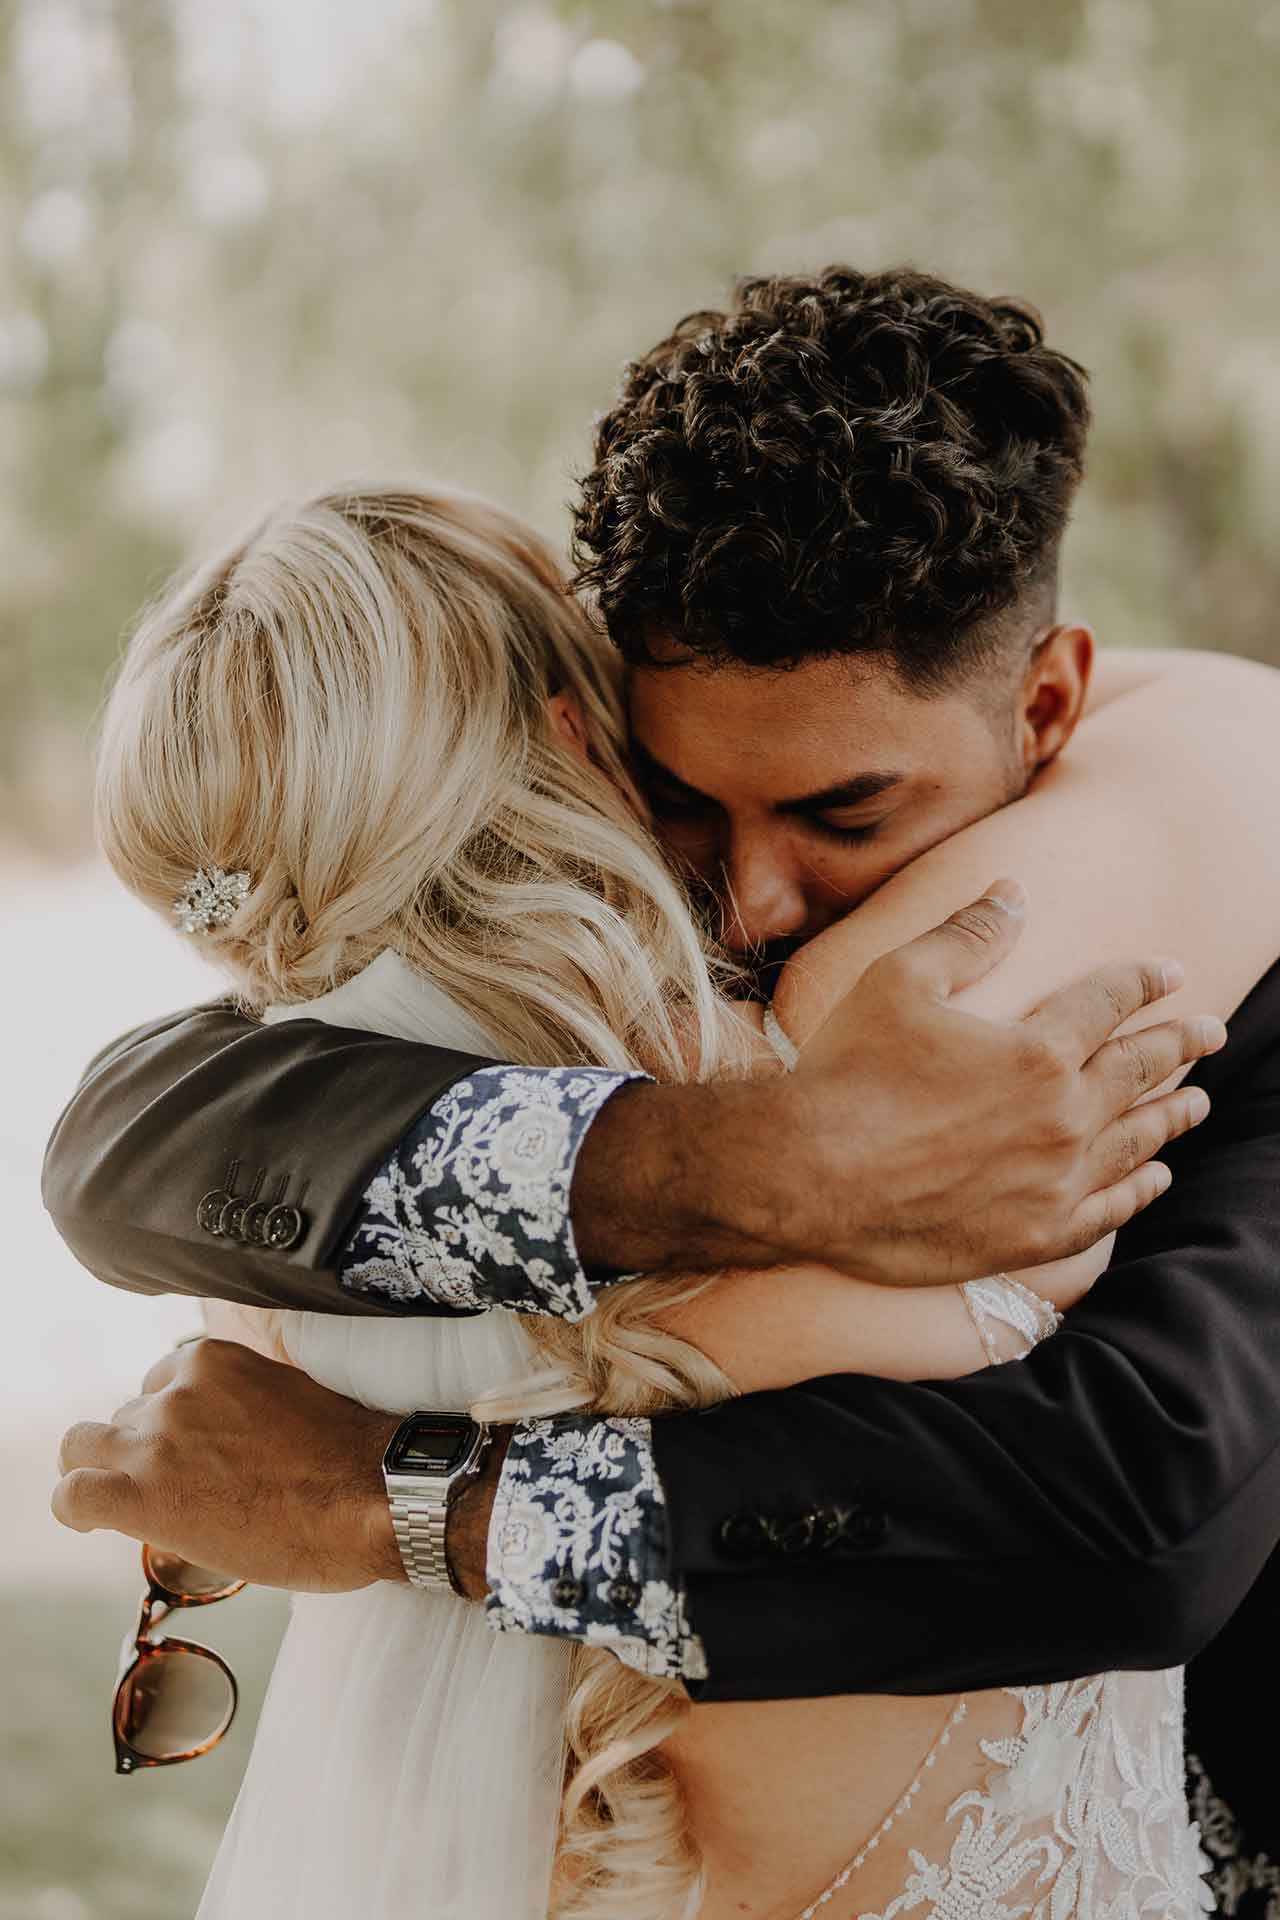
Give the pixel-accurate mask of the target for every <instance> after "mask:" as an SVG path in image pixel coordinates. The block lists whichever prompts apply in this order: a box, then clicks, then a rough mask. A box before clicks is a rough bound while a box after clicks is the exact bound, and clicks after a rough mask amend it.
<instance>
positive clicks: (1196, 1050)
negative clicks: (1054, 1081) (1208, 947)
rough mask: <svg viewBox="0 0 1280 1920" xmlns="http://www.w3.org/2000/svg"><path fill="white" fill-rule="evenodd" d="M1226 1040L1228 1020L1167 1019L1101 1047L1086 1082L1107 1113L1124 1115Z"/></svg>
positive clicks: (1206, 1017)
mask: <svg viewBox="0 0 1280 1920" xmlns="http://www.w3.org/2000/svg"><path fill="white" fill-rule="evenodd" d="M1226 1041H1227V1029H1226V1026H1225V1024H1224V1022H1223V1021H1221V1020H1216V1019H1214V1017H1213V1016H1212V1015H1211V1014H1196V1015H1195V1016H1194V1017H1193V1018H1191V1019H1188V1020H1165V1021H1162V1022H1161V1023H1160V1025H1159V1026H1155V1027H1144V1028H1143V1030H1142V1032H1141V1033H1127V1034H1123V1035H1122V1036H1121V1037H1120V1038H1119V1039H1117V1040H1108V1041H1107V1042H1106V1043H1105V1045H1103V1046H1101V1047H1099V1048H1098V1051H1097V1052H1096V1053H1095V1054H1094V1056H1093V1058H1092V1059H1091V1060H1090V1062H1089V1064H1088V1066H1087V1067H1086V1068H1085V1071H1084V1079H1085V1084H1086V1086H1088V1087H1089V1088H1090V1090H1091V1091H1092V1092H1094V1093H1095V1094H1096V1095H1097V1097H1098V1099H1099V1100H1100V1102H1101V1103H1102V1110H1103V1111H1104V1112H1106V1113H1107V1114H1116V1113H1120V1112H1122V1111H1123V1110H1124V1108H1126V1107H1129V1106H1132V1105H1133V1103H1134V1101H1135V1100H1140V1099H1141V1098H1142V1096H1143V1094H1146V1093H1150V1092H1151V1090H1152V1089H1153V1088H1154V1087H1158V1086H1160V1085H1161V1084H1162V1083H1163V1082H1164V1081H1165V1080H1167V1079H1168V1078H1169V1076H1170V1074H1172V1073H1176V1072H1177V1071H1178V1069H1179V1067H1185V1066H1186V1065H1188V1063H1189V1062H1191V1061H1194V1060H1202V1059H1203V1058H1204V1057H1205V1055H1206V1054H1209V1053H1217V1051H1218V1050H1219V1048H1220V1047H1224V1046H1225V1045H1226Z"/></svg>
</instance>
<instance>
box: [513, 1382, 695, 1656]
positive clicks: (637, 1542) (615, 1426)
mask: <svg viewBox="0 0 1280 1920" xmlns="http://www.w3.org/2000/svg"><path fill="white" fill-rule="evenodd" d="M486 1572H487V1577H488V1582H489V1599H488V1601H487V1602H486V1612H487V1616H488V1619H489V1623H490V1625H491V1626H493V1627H495V1628H496V1629H497V1630H498V1631H499V1632H506V1631H511V1630H515V1631H519V1632H525V1633H547V1634H556V1635H561V1636H563V1637H565V1638H567V1639H573V1640H585V1641H586V1642H587V1643H588V1645H592V1646H602V1647H607V1648H608V1649H609V1651H610V1652H611V1653H613V1654H616V1656H617V1658H618V1659H619V1660H621V1661H622V1662H623V1663H624V1665H626V1666H629V1667H635V1668H637V1669H638V1670H639V1671H640V1672H641V1673H647V1674H649V1675H651V1676H652V1677H654V1678H668V1679H676V1680H705V1679H706V1675H707V1663H706V1656H705V1654H704V1652H703V1647H702V1643H701V1641H700V1640H699V1639H698V1636H697V1635H696V1634H695V1633H694V1632H693V1630H692V1628H691V1627H690V1625H689V1620H688V1616H687V1613H686V1609H685V1597H684V1592H683V1589H682V1588H681V1587H680V1586H679V1585H678V1584H677V1583H675V1582H673V1580H672V1577H671V1560H670V1544H669V1537H668V1532H667V1517H666V1499H665V1496H664V1495H663V1491H662V1482H661V1481H660V1480H659V1478H658V1472H657V1467H656V1465H655V1463H654V1457H653V1444H652V1435H651V1432H650V1426H649V1422H648V1421H647V1420H643V1419H639V1418H636V1417H625V1418H624V1417H623V1416H621V1415H602V1414H569V1415H560V1416H558V1417H556V1418H554V1419H549V1420H525V1421H523V1422H522V1423H521V1424H520V1425H519V1426H518V1427H517V1428H516V1429H515V1433H514V1435H513V1437H512V1441H511V1447H510V1450H509V1451H508V1453H507V1458H506V1461H505V1463H504V1465H503V1469H502V1475H501V1478H500V1480H499V1482H498V1491H497V1495H496V1498H495V1500H494V1507H493V1515H492V1518H491V1520H490V1523H489V1551H488V1565H487V1569H486Z"/></svg>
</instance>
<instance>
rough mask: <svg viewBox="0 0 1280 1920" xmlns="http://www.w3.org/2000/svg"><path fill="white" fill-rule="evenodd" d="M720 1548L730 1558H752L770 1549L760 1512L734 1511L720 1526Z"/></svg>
mask: <svg viewBox="0 0 1280 1920" xmlns="http://www.w3.org/2000/svg"><path fill="white" fill-rule="evenodd" d="M718 1533H719V1541H720V1550H721V1552H722V1553H724V1554H725V1555H726V1556H727V1557H728V1558H729V1559H730V1560H751V1559H754V1558H755V1556H756V1554H758V1553H764V1552H766V1551H767V1550H768V1545H769V1540H768V1534H767V1531H766V1528H765V1523H764V1520H763V1518H762V1517H761V1515H760V1514H758V1513H733V1514H730V1516H729V1518H728V1519H727V1520H722V1521H721V1522H720V1526H719V1530H718Z"/></svg>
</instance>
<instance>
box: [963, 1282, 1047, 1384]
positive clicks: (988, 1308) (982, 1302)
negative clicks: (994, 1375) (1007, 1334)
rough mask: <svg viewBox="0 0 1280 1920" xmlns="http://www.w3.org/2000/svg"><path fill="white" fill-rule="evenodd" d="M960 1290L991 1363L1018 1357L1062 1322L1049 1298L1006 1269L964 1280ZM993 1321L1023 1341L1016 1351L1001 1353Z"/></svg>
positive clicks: (997, 1364)
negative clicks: (1012, 1275) (1005, 1271)
mask: <svg viewBox="0 0 1280 1920" xmlns="http://www.w3.org/2000/svg"><path fill="white" fill-rule="evenodd" d="M960 1292H961V1294H962V1296H963V1298H964V1304H965V1306H966V1308H967V1309H968V1313H969V1318H970V1319H971V1320H972V1322H973V1324H974V1328H975V1331H976V1332H977V1335H978V1338H979V1340H980V1341H981V1342H982V1351H983V1352H984V1353H985V1354H986V1356H987V1360H988V1362H989V1364H990V1365H991V1366H993V1367H998V1366H999V1365H1000V1364H1001V1363H1002V1362H1003V1361H1005V1360H1011V1359H1018V1360H1020V1359H1021V1358H1022V1356H1023V1354H1026V1353H1030V1351H1031V1349H1032V1347H1035V1346H1038V1345H1039V1344H1040V1342H1041V1341H1042V1340H1047V1339H1048V1338H1049V1337H1050V1335H1051V1334H1055V1333H1056V1332H1057V1331H1058V1328H1059V1327H1060V1326H1061V1325H1062V1315H1061V1314H1060V1313H1059V1312H1058V1309H1057V1308H1056V1307H1055V1306H1054V1304H1053V1302H1052V1301H1051V1300H1045V1299H1042V1298H1041V1296H1040V1295H1039V1294H1038V1293H1035V1292H1034V1291H1033V1290H1032V1289H1031V1288H1030V1287H1028V1286H1027V1285H1026V1284H1025V1283H1024V1282H1023V1281H1021V1280H1015V1279H1013V1278H1011V1276H1010V1275H1009V1274H1007V1273H994V1274H992V1275H990V1277H989V1278H987V1279H985V1280H966V1281H965V1282H964V1284H963V1285H962V1287H961V1288H960ZM993 1321H995V1322H997V1323H998V1324H999V1325H1000V1326H1003V1327H1008V1328H1010V1330H1011V1331H1012V1332H1013V1333H1014V1334H1016V1335H1017V1336H1019V1338H1020V1339H1022V1340H1023V1341H1024V1342H1025V1345H1024V1346H1023V1347H1022V1348H1021V1350H1020V1351H1019V1352H1017V1353H1015V1354H1005V1353H1001V1351H1000V1349H999V1347H998V1345H997V1344H996V1338H995V1334H994V1333H993V1331H992V1324H991V1323H992V1322H993Z"/></svg>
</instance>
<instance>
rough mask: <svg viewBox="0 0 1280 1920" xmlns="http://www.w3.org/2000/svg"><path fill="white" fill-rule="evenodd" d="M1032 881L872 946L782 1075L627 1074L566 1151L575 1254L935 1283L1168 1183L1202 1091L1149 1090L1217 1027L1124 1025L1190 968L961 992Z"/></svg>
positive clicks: (1030, 1247) (682, 1267)
mask: <svg viewBox="0 0 1280 1920" xmlns="http://www.w3.org/2000/svg"><path fill="white" fill-rule="evenodd" d="M1022 898H1023V896H1022V892H1021V889H1020V888H1019V887H1018V886H1017V885H1016V883H1012V882H999V883H997V886H996V887H995V888H994V889H993V890H992V892H991V894H990V895H987V896H984V897H983V898H982V899H981V900H977V901H975V902H974V903H973V905H972V906H970V907H967V908H965V909H963V910H962V911H961V912H959V913H956V914H953V915H952V917H951V918H950V919H949V920H947V921H945V922H944V923H943V925H942V926H940V927H935V928H934V929H933V930H932V931H931V932H929V933H927V934H924V935H923V936H922V937H921V938H920V939H918V940H913V941H912V942H911V943H910V944H909V945H907V946H904V947H900V948H899V949H898V950H897V951H896V952H895V953H890V954H887V955H885V957H884V958H883V959H881V960H878V961H876V962H875V964H874V965H873V966H871V967H869V968H868V969H867V971H866V972H865V973H864V974H863V976H862V978H861V979H860V980H859V982H858V984H857V985H856V986H855V987H854V988H853V989H852V990H851V991H850V992H849V993H848V994H847V995H846V997H845V998H844V999H843V1000H842V1001H841V1002H840V1004H839V1005H838V1006H837V1007H836V1009H835V1011H834V1012H833V1013H832V1014H831V1016H830V1017H829V1019H828V1020H827V1021H826V1022H825V1024H824V1025H823V1026H822V1027H820V1028H819V1029H818V1031H817V1032H816V1033H815V1034H814V1036H813V1037H812V1038H811V1039H810V1040H808V1041H806V1043H805V1046H804V1050H803V1052H802V1054H801V1056H800V1064H799V1066H798V1068H797V1070H796V1072H795V1073H793V1074H791V1075H789V1076H787V1077H786V1078H785V1079H782V1078H778V1079H767V1080H758V1081H750V1082H746V1083H739V1084H737V1085H724V1084H720V1085H714V1086H701V1087H655V1086H644V1085H640V1086H632V1087H628V1088H624V1089H623V1091H622V1092H621V1093H619V1094H616V1095H615V1096H614V1098H613V1099H612V1100H611V1101H610V1102H609V1104H608V1105H607V1106H606V1107H605V1108H604V1110H603V1112H602V1113H601V1114H600V1116H599V1118H598V1119H597V1120H596V1121H595V1122H594V1123H593V1124H592V1127H591V1130H590V1132H589V1133H588V1135H587V1138H586V1140H585V1142H584V1144H583V1147H582V1150H581V1152H580V1154H579V1156H578V1162H577V1167H576V1169H575V1173H574V1181H573V1189H572V1195H571V1206H572V1216H573V1226H574V1232H575V1235H576V1239H577V1247H578V1252H579V1254H580V1256H581V1258H582V1260H583V1262H584V1264H585V1265H586V1266H587V1267H588V1268H590V1267H593V1266H594V1267H600V1268H615V1269H622V1270H623V1271H631V1270H641V1271H647V1272H657V1271H660V1270H663V1269H669V1270H671V1271H674V1272H688V1271H689V1270H690V1269H706V1268H715V1267H769V1266H795V1265H796V1264H797V1263H800V1262H808V1261H818V1262H821V1263H823V1264H825V1265H828V1266H835V1267H841V1268H843V1269H844V1270H845V1271H846V1272H849V1273H852V1274H856V1275H857V1276H859V1277H860V1278H863V1279H867V1280H874V1281H879V1282H881V1283H883V1284H890V1285H899V1286H902V1285H908V1286H938V1285H943V1284H945V1283H947V1282H949V1281H954V1280H971V1279H975V1278H977V1277H978V1276H979V1275H981V1274H988V1273H996V1272H999V1271H1001V1270H1002V1269H1016V1268H1019V1267H1030V1266H1035V1265H1038V1264H1040V1263H1041V1262H1043V1261H1047V1260H1054V1259H1058V1258H1060V1257H1061V1256H1062V1255H1064V1254H1069V1253H1078V1252H1080V1251H1081V1250H1082V1249H1083V1248H1085V1247H1089V1246H1092V1245H1093V1244H1094V1242H1095V1241H1097V1240H1100V1239H1102V1238H1103V1236H1104V1235H1105V1234H1107V1233H1110V1232H1112V1231H1113V1230H1114V1229H1115V1228H1117V1227H1120V1226H1123V1225H1124V1223H1125V1221H1127V1220H1129V1219H1131V1218H1132V1216H1133V1215H1134V1214H1135V1213H1137V1212H1138V1211H1139V1210H1140V1209H1141V1208H1143V1207H1145V1206H1148V1205H1149V1204H1150V1203H1151V1201H1152V1200H1154V1199H1155V1198H1156V1197H1157V1195H1158V1194H1160V1193H1162V1192H1163V1191H1164V1190H1165V1188H1166V1187H1167V1185H1168V1183H1169V1174H1168V1170H1167V1169H1166V1168H1164V1167H1163V1166H1160V1165H1159V1164H1157V1163H1155V1162H1154V1161H1153V1155H1155V1154H1157V1153H1159V1151H1160V1149H1161V1148H1162V1147H1163V1146H1165V1145H1166V1143H1167V1142H1168V1141H1170V1140H1172V1139H1173V1138H1174V1137H1175V1135H1177V1134H1180V1133H1185V1132H1186V1131H1187V1129H1188V1128H1189V1127H1192V1126H1195V1125H1196V1124H1197V1123H1198V1122H1199V1121H1200V1120H1202V1119H1203V1118H1204V1116H1205V1114H1206V1113H1207V1112H1208V1100H1207V1098H1206V1096H1205V1095H1204V1094H1203V1093H1202V1092H1200V1091H1199V1090H1197V1089H1195V1088H1188V1089H1186V1090H1185V1091H1183V1092H1177V1093H1169V1094H1165V1095H1162V1096H1161V1097H1159V1098H1158V1099H1154V1100H1144V1096H1145V1095H1147V1094H1149V1093H1151V1092H1152V1090H1153V1089H1155V1088H1157V1087H1159V1086H1161V1085H1162V1084H1163V1082H1164V1081H1165V1080H1167V1079H1168V1078H1169V1076H1170V1075H1171V1074H1173V1073H1176V1072H1177V1071H1178V1070H1179V1069H1180V1068H1182V1067H1184V1066H1186V1065H1187V1064H1188V1063H1189V1062H1191V1061H1194V1060H1198V1059H1200V1058H1201V1056H1202V1055H1204V1054H1207V1053H1213V1052H1216V1050H1217V1049H1218V1048H1219V1047H1220V1046H1222V1044H1223V1042H1224V1041H1225V1039H1226V1028H1225V1027H1224V1025H1223V1023H1222V1022H1221V1020H1216V1019H1212V1018H1197V1019H1190V1020H1170V1021H1165V1022H1163V1023H1162V1024H1160V1025H1156V1026H1150V1027H1147V1028H1146V1029H1145V1030H1144V1031H1143V1032H1142V1033H1140V1034H1136V1035H1130V1036H1126V1037H1124V1038H1121V1039H1117V1038H1116V1037H1115V1036H1116V1032H1117V1029H1118V1028H1119V1027H1120V1026H1121V1025H1123V1023H1124V1022H1125V1021H1126V1020H1127V1019H1129V1017H1130V1016H1131V1015H1132V1014H1134V1013H1136V1012H1137V1011H1138V1009H1139V1008H1141V1007H1144V1006H1149V1005H1150V1004H1151V1003H1152V1002H1154V1001H1157V1000H1160V999H1162V998H1163V997H1164V995H1165V994H1166V993H1169V992H1172V991H1173V990H1174V989H1175V988H1176V987H1177V986H1178V985H1179V984H1180V979H1181V975H1180V972H1179V970H1178V969H1177V968H1176V966H1175V965H1174V963H1172V962H1162V961H1159V960H1152V961H1145V962H1144V961H1136V962H1134V963H1133V964H1131V965H1121V966H1108V967H1102V968H1099V969H1098V971H1097V972H1096V973H1092V974H1090V975H1088V976H1087V977H1086V978H1085V979H1084V980H1081V981H1079V982H1078V983H1076V984H1075V985H1074V986H1071V987H1068V988H1065V989H1064V990H1063V991H1062V992H1060V993H1056V994H1054V995H1053V996H1052V997H1051V998H1050V999H1048V1000H1047V1001H1046V1002H1045V1003H1044V1005H1043V1006H1041V1007H1040V1008H1038V1009H1037V1010H1036V1011H1035V1012H1034V1013H1032V1014H1030V1015H1028V1016H1027V1017H1026V1018H1025V1019H1022V1020H1011V1021H994V1020H986V1019H981V1018H979V1017H978V1016H977V1015H976V1014H972V1013H968V1012H966V1011H964V1010H963V1009H961V1008H959V1007H957V1006H955V1005H953V1004H952V1003H951V996H952V995H953V994H955V993H958V992H960V991H961V989H963V988H964V987H967V986H971V985H973V984H974V983H975V982H976V981H977V980H979V979H980V978H981V977H982V976H983V975H984V974H986V973H988V972H989V971H990V970H991V968H992V967H994V966H995V965H996V964H997V963H998V962H999V961H1000V960H1002V959H1003V958H1004V957H1005V955H1006V954H1007V953H1009V951H1010V950H1011V948H1012V947H1013V944H1014V942H1015V941H1016V940H1017V938H1018V934H1019V931H1020V929H1021V924H1022ZM1140 1101H1141V1102H1142V1104H1141V1105H1137V1104H1135V1103H1137V1102H1140Z"/></svg>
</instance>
